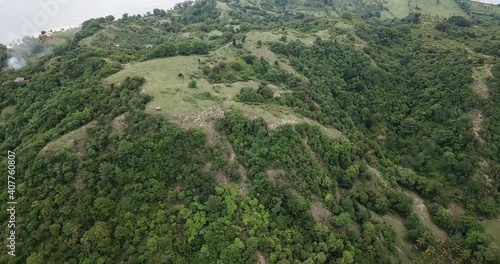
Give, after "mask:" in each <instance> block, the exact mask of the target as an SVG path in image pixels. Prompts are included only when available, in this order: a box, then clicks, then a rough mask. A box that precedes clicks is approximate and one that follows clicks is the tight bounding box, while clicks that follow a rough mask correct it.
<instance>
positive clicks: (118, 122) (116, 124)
mask: <svg viewBox="0 0 500 264" xmlns="http://www.w3.org/2000/svg"><path fill="white" fill-rule="evenodd" d="M127 126H128V124H127V123H126V122H125V114H123V115H120V116H117V117H116V118H115V119H113V121H112V122H111V129H112V131H113V133H116V134H123V133H125V129H127Z"/></svg>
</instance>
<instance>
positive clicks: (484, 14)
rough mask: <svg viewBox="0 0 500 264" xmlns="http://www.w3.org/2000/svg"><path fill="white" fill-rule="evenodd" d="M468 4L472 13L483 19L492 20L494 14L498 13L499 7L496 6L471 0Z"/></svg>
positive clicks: (499, 11)
mask: <svg viewBox="0 0 500 264" xmlns="http://www.w3.org/2000/svg"><path fill="white" fill-rule="evenodd" d="M470 4H471V12H472V14H474V15H476V16H478V17H480V18H483V19H485V20H489V21H493V20H494V16H495V15H500V7H498V6H495V5H491V4H485V3H480V2H475V1H471V2H470Z"/></svg>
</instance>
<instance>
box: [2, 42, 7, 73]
mask: <svg viewBox="0 0 500 264" xmlns="http://www.w3.org/2000/svg"><path fill="white" fill-rule="evenodd" d="M6 59H7V47H5V46H4V45H2V44H0V69H1V68H3V67H4V61H5V60H6Z"/></svg>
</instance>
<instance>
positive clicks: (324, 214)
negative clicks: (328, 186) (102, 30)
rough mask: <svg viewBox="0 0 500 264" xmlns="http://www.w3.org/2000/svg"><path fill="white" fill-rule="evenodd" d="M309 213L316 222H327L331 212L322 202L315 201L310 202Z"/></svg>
mask: <svg viewBox="0 0 500 264" xmlns="http://www.w3.org/2000/svg"><path fill="white" fill-rule="evenodd" d="M311 214H312V216H313V218H314V220H316V221H317V222H322V223H328V222H329V220H330V219H331V217H332V213H331V212H330V211H329V210H328V209H327V208H326V207H325V205H324V204H323V203H322V202H319V201H316V202H313V203H312V204H311Z"/></svg>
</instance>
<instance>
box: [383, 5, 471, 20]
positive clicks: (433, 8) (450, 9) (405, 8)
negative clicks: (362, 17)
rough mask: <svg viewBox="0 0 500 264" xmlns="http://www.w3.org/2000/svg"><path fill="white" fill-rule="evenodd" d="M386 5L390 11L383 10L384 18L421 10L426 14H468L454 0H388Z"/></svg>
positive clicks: (404, 15)
mask: <svg viewBox="0 0 500 264" xmlns="http://www.w3.org/2000/svg"><path fill="white" fill-rule="evenodd" d="M384 6H385V7H386V8H387V9H388V11H382V12H381V17H382V18H384V19H391V18H404V17H406V16H408V15H409V14H410V13H411V12H420V13H422V14H424V15H433V16H439V17H449V16H452V15H460V16H467V14H466V13H465V12H464V11H463V10H462V9H461V8H460V7H459V6H458V4H457V3H456V2H455V1H454V0H439V3H438V1H437V0H410V1H400V0H386V3H385V4H384Z"/></svg>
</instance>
